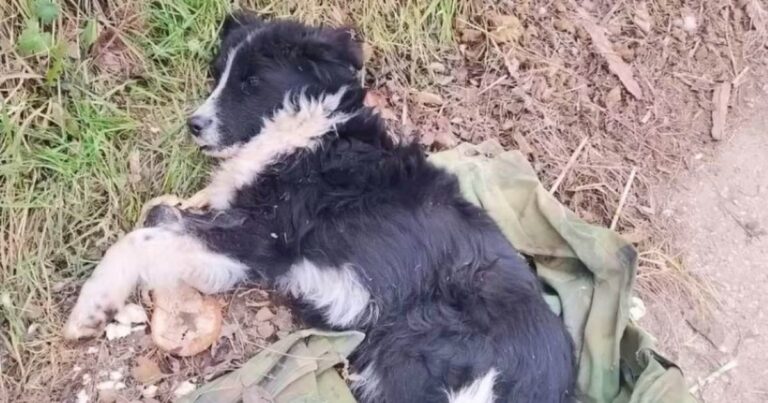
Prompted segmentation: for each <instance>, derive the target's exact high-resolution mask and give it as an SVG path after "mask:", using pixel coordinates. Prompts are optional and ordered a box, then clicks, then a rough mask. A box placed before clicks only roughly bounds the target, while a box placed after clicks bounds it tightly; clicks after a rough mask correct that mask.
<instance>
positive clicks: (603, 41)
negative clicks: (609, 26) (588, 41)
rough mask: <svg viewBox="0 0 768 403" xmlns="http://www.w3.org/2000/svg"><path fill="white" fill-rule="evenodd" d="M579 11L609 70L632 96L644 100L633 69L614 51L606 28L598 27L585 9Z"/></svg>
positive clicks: (593, 42)
mask: <svg viewBox="0 0 768 403" xmlns="http://www.w3.org/2000/svg"><path fill="white" fill-rule="evenodd" d="M577 10H578V13H579V16H580V17H581V18H580V19H581V24H582V27H583V28H584V30H585V31H587V33H589V37H590V38H592V45H593V46H594V47H595V50H597V53H599V54H600V55H601V56H603V57H604V58H605V60H606V61H607V62H608V68H609V69H610V70H611V72H612V73H613V74H615V75H616V76H617V77H619V80H621V83H622V84H624V87H626V88H627V91H629V93H630V94H632V95H633V96H634V97H635V98H637V99H643V90H642V89H641V88H640V84H638V83H637V81H635V78H634V76H633V73H632V67H630V66H629V65H628V64H627V63H626V62H625V61H624V60H622V59H621V56H619V55H618V54H617V53H616V52H615V51H614V50H613V45H612V44H611V42H610V41H609V40H608V37H607V36H606V34H605V28H603V27H601V26H599V25H597V23H596V22H595V20H594V19H593V18H592V16H590V15H589V14H588V13H587V12H586V11H585V10H584V9H583V8H581V7H577Z"/></svg>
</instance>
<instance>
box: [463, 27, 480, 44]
mask: <svg viewBox="0 0 768 403" xmlns="http://www.w3.org/2000/svg"><path fill="white" fill-rule="evenodd" d="M459 36H460V38H461V42H462V43H475V42H480V41H481V40H482V39H483V33H482V32H480V31H478V30H476V29H472V28H463V29H460V30H459Z"/></svg>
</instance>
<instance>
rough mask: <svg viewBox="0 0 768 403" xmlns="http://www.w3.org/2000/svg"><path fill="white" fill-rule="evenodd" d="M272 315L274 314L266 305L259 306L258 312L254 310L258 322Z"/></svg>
mask: <svg viewBox="0 0 768 403" xmlns="http://www.w3.org/2000/svg"><path fill="white" fill-rule="evenodd" d="M274 317H275V314H274V313H272V311H270V310H269V308H267V307H264V308H261V309H259V311H258V312H256V320H257V321H259V322H266V321H268V320H270V319H272V318H274Z"/></svg>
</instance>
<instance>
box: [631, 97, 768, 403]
mask: <svg viewBox="0 0 768 403" xmlns="http://www.w3.org/2000/svg"><path fill="white" fill-rule="evenodd" d="M749 105H752V107H750V106H749ZM742 112H743V114H744V115H745V117H746V119H745V120H744V122H743V123H741V124H739V125H738V127H736V128H735V130H733V132H732V136H731V137H730V139H728V140H727V141H725V142H724V143H723V144H722V145H719V146H718V148H717V149H716V150H715V151H716V156H715V157H714V158H712V159H711V160H709V159H707V158H703V157H701V156H699V157H700V158H699V159H698V161H697V162H696V164H695V166H694V167H693V169H692V171H691V173H690V174H688V175H686V176H685V177H684V178H682V179H680V180H679V181H677V182H676V183H673V184H672V187H671V190H670V191H669V193H668V197H667V203H666V206H665V207H664V210H663V212H662V214H663V215H666V216H668V217H671V218H672V222H673V224H674V226H675V227H676V237H675V241H676V245H677V246H678V247H679V248H680V250H682V251H683V254H684V256H683V261H684V262H685V263H686V267H687V269H688V270H690V271H691V272H692V273H693V274H695V275H697V276H699V277H701V278H704V279H707V280H710V281H711V282H712V284H713V286H714V287H715V291H716V295H717V301H718V303H717V305H716V306H713V307H712V312H711V314H709V315H706V314H698V315H697V314H695V313H694V312H696V311H695V310H690V309H687V308H688V307H687V305H686V303H685V302H683V301H679V300H677V301H675V300H672V301H663V303H655V304H654V303H651V304H649V308H650V309H649V312H650V314H649V317H648V318H646V319H644V320H643V325H644V326H647V327H648V329H649V330H651V331H652V332H653V333H654V334H655V335H656V336H657V337H658V338H659V339H660V346H661V348H662V349H663V350H666V352H667V353H668V354H669V355H670V356H671V357H670V358H672V359H674V360H675V361H676V362H677V363H678V364H679V365H680V366H681V367H682V368H683V370H684V371H685V372H686V375H687V378H688V380H689V384H690V385H691V386H692V388H694V390H696V393H695V396H696V397H697V398H698V399H699V400H700V401H701V402H724V401H733V402H740V403H752V402H754V403H757V402H765V401H768V381H766V379H768V361H766V360H765V355H766V352H768V320H766V316H767V315H766V313H765V310H764V307H765V306H766V305H768V295H767V294H766V293H765V285H766V284H768V271H766V270H765V264H766V262H768V231H767V230H768V212H766V210H765V206H766V198H768V158H766V157H768V98H767V97H766V96H765V94H764V93H763V94H761V95H760V96H759V98H757V99H755V100H753V101H749V102H747V106H746V107H745V109H744V110H743V111H742ZM670 303H671V304H670ZM670 306H681V308H682V309H680V310H671V309H669V307H670Z"/></svg>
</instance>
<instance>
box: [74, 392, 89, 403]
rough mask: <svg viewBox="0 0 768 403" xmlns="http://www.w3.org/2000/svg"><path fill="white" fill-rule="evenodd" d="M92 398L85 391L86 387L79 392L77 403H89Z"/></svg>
mask: <svg viewBox="0 0 768 403" xmlns="http://www.w3.org/2000/svg"><path fill="white" fill-rule="evenodd" d="M90 400H91V397H90V396H88V394H87V393H85V389H82V390H80V391H79V392H77V403H88V402H89V401H90Z"/></svg>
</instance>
